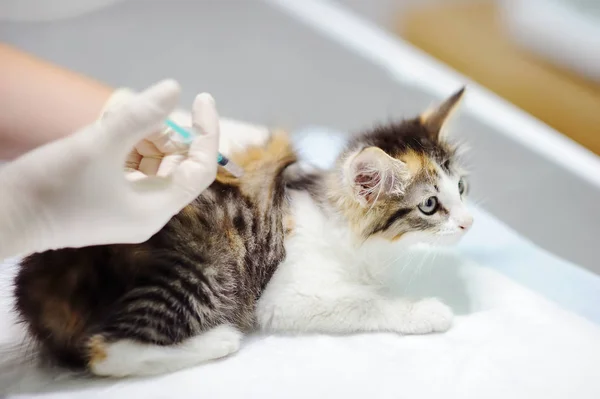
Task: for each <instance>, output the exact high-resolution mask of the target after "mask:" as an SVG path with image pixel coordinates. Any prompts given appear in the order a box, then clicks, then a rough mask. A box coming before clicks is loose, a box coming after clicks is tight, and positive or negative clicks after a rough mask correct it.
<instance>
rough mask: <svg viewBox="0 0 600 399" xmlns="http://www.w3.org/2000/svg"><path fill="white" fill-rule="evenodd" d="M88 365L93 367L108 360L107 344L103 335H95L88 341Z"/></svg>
mask: <svg viewBox="0 0 600 399" xmlns="http://www.w3.org/2000/svg"><path fill="white" fill-rule="evenodd" d="M88 356H89V360H88V364H89V365H93V364H95V363H98V362H101V361H103V360H104V359H106V357H107V354H106V342H105V341H104V338H103V337H102V336H101V335H94V336H93V337H92V338H90V340H89V341H88Z"/></svg>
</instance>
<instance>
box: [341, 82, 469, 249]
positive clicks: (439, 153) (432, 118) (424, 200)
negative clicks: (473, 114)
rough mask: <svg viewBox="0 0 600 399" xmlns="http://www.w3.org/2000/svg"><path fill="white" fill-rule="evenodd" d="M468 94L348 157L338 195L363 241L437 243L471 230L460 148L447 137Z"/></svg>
mask: <svg viewBox="0 0 600 399" xmlns="http://www.w3.org/2000/svg"><path fill="white" fill-rule="evenodd" d="M463 92H464V88H463V89H461V90H460V91H458V92H456V93H455V94H453V95H452V96H451V97H450V98H448V99H447V100H446V101H444V102H443V103H442V104H441V105H439V106H438V107H437V108H435V109H431V110H429V111H427V112H425V113H423V114H422V115H420V116H419V117H418V118H415V119H411V120H406V121H403V122H401V123H399V124H393V125H390V126H384V127H378V128H376V129H374V130H373V131H370V132H368V133H366V134H363V135H360V136H358V137H357V138H355V139H354V141H353V142H352V143H351V144H350V146H349V147H348V150H347V151H346V152H345V153H344V154H343V155H342V157H341V158H340V163H339V165H340V167H341V173H340V174H338V177H339V176H340V175H341V177H342V179H341V180H342V182H341V183H342V184H341V187H342V188H341V190H339V192H338V195H334V196H333V197H334V199H335V201H336V203H337V205H338V206H339V207H341V208H342V209H343V213H344V214H345V215H346V216H347V218H348V220H349V221H350V223H351V225H352V228H353V230H354V231H356V232H357V233H358V234H360V235H361V236H362V237H363V238H365V239H368V238H371V237H380V238H385V239H387V240H390V241H399V240H400V241H402V242H415V241H416V242H429V243H434V244H435V243H442V242H448V241H455V240H456V239H457V238H459V237H461V236H462V235H463V234H464V233H465V232H466V231H467V230H468V229H469V228H470V227H471V224H472V223H473V217H472V216H471V214H470V213H469V211H468V210H467V207H466V206H465V203H464V201H463V200H464V197H465V195H466V193H467V182H466V180H465V173H464V171H463V170H462V169H461V166H460V164H459V159H458V156H457V151H458V150H459V148H458V146H457V145H453V144H451V143H450V142H448V140H447V138H446V136H445V131H444V125H445V124H446V122H447V121H448V119H449V117H450V115H451V114H452V112H453V111H454V110H455V109H456V107H457V106H458V103H459V102H460V100H461V98H462V95H463ZM338 181H339V179H338Z"/></svg>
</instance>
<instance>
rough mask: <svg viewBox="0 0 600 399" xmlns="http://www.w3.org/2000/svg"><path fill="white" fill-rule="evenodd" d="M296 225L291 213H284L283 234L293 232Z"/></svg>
mask: <svg viewBox="0 0 600 399" xmlns="http://www.w3.org/2000/svg"><path fill="white" fill-rule="evenodd" d="M295 227H296V221H295V220H294V217H293V216H292V215H285V217H284V219H283V228H284V230H285V235H286V236H287V235H290V234H292V233H293V232H294V228H295Z"/></svg>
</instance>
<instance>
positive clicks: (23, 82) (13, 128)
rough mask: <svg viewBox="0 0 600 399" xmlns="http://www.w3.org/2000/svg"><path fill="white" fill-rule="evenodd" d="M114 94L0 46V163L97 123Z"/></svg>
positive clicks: (79, 77) (106, 87)
mask: <svg viewBox="0 0 600 399" xmlns="http://www.w3.org/2000/svg"><path fill="white" fill-rule="evenodd" d="M113 91H114V90H113V89H112V88H111V87H109V86H106V85H104V84H102V83H99V82H97V81H95V80H93V79H91V78H88V77H85V76H83V75H79V74H77V73H75V72H72V71H69V70H66V69H63V68H60V67H58V66H55V65H53V64H51V63H48V62H46V61H43V60H40V59H38V58H36V57H33V56H31V55H28V54H26V53H24V52H21V51H19V50H17V49H14V48H12V47H9V46H7V45H4V44H2V43H0V159H14V158H16V157H17V156H19V155H21V154H23V153H25V152H27V151H29V150H32V149H33V148H36V147H38V146H40V145H42V144H46V143H48V142H50V141H52V140H56V139H59V138H62V137H64V136H66V135H68V134H71V133H72V132H75V131H77V130H78V129H80V128H82V127H84V126H86V125H88V124H89V123H91V122H93V121H94V120H96V119H97V118H98V116H99V115H100V112H101V111H102V109H103V107H104V104H105V103H106V102H107V100H108V99H109V97H110V96H111V94H112V93H113Z"/></svg>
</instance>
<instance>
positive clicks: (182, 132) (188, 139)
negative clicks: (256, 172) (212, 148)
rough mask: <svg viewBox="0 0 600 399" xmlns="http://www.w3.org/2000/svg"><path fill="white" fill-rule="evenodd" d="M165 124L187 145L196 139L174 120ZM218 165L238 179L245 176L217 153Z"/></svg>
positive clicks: (238, 168) (237, 167)
mask: <svg viewBox="0 0 600 399" xmlns="http://www.w3.org/2000/svg"><path fill="white" fill-rule="evenodd" d="M165 124H166V125H167V126H168V127H170V128H171V129H172V130H173V131H174V132H176V133H178V134H179V135H180V136H181V137H183V139H184V140H185V142H186V143H190V142H192V140H193V139H194V134H192V133H190V132H189V131H188V130H187V129H184V128H182V127H181V126H179V125H178V124H176V123H175V122H173V121H172V120H170V119H167V120H166V121H165ZM217 163H218V164H219V165H221V166H223V167H224V168H225V169H227V170H228V171H229V172H230V173H231V174H232V175H234V176H236V177H240V176H241V175H242V174H243V171H242V169H241V168H240V167H239V166H237V165H236V164H234V163H233V162H230V161H229V159H228V158H227V157H226V156H224V155H222V154H221V153H217Z"/></svg>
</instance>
